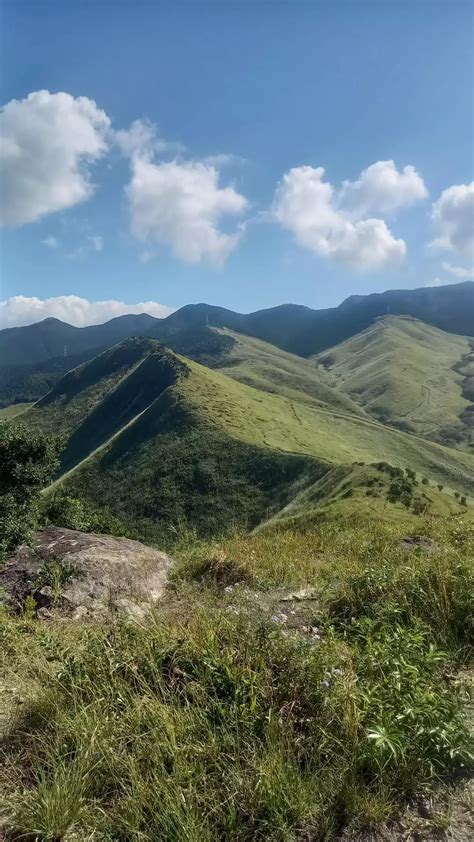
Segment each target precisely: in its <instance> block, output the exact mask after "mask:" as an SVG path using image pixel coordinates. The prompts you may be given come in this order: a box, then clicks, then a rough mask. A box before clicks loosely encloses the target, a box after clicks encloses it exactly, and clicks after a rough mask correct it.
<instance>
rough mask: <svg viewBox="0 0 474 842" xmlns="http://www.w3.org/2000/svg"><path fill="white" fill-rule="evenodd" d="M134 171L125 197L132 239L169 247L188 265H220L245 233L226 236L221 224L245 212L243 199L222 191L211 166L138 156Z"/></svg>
mask: <svg viewBox="0 0 474 842" xmlns="http://www.w3.org/2000/svg"><path fill="white" fill-rule="evenodd" d="M131 167H132V178H131V181H130V183H129V184H128V186H127V188H126V193H127V197H128V201H129V205H130V211H131V215H132V222H131V229H132V234H133V235H134V236H135V237H136V238H137V239H138V240H141V241H142V242H151V243H152V242H158V243H164V244H166V245H168V246H169V247H170V248H171V251H172V252H173V254H174V255H175V257H177V258H179V259H180V260H183V261H185V262H186V263H201V262H208V263H211V264H214V265H216V266H221V265H222V264H223V263H224V261H225V260H226V258H227V257H228V256H229V254H230V253H231V251H232V250H233V249H234V248H235V246H236V245H237V243H238V241H239V239H240V236H241V233H240V231H239V230H237V231H234V232H233V233H226V232H224V231H222V230H220V229H219V223H220V221H221V218H222V217H225V216H231V215H238V214H240V213H242V211H243V210H244V209H245V208H246V207H247V200H246V199H245V198H244V196H242V195H241V194H240V193H238V192H237V191H236V190H235V189H234V188H233V187H219V170H218V168H217V167H216V166H213V165H211V164H209V163H203V162H199V161H184V162H177V161H171V162H167V163H166V162H165V163H163V162H162V163H154V162H153V161H152V160H151V158H150V156H149V155H141V154H135V155H133V156H132V159H131Z"/></svg>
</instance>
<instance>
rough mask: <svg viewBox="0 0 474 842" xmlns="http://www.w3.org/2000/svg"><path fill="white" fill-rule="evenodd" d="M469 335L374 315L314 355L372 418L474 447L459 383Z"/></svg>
mask: <svg viewBox="0 0 474 842" xmlns="http://www.w3.org/2000/svg"><path fill="white" fill-rule="evenodd" d="M471 347H472V340H471V339H469V338H468V337H464V336H454V335H453V334H449V333H445V332H444V331H441V330H438V329H437V328H434V327H430V326H429V325H426V324H424V323H423V322H420V321H418V320H416V319H412V318H408V317H396V316H386V317H383V318H381V319H378V320H377V321H376V322H375V324H373V325H372V326H371V327H370V328H368V329H367V330H365V331H363V333H361V334H359V335H358V336H355V337H352V338H351V339H348V340H347V341H346V342H342V343H341V344H340V345H336V346H335V347H333V348H331V349H329V350H328V351H325V352H324V353H322V354H319V355H318V356H317V357H315V358H313V359H314V361H315V362H316V363H317V364H318V365H319V367H320V374H321V376H322V377H324V376H326V382H327V383H328V384H329V385H333V386H334V387H335V388H337V389H338V390H339V391H340V392H342V393H343V394H346V395H348V396H350V397H351V398H352V399H353V400H355V401H358V402H359V404H360V405H361V406H362V407H364V409H366V410H367V411H368V412H370V413H371V414H372V415H373V416H374V417H375V418H378V419H379V420H381V421H384V422H388V423H390V424H393V425H395V426H398V427H399V428H400V429H405V430H407V431H412V432H415V433H417V434H418V435H422V436H424V437H426V438H430V439H432V440H433V441H438V442H440V443H442V444H447V445H449V446H457V447H460V448H462V449H469V448H470V447H471V448H472V447H473V446H474V429H473V426H472V422H470V412H469V408H470V406H471V403H470V401H469V400H468V397H467V394H466V392H465V388H464V384H465V381H466V378H467V376H468V366H467V360H468V358H469V356H470V354H471V353H472V352H471Z"/></svg>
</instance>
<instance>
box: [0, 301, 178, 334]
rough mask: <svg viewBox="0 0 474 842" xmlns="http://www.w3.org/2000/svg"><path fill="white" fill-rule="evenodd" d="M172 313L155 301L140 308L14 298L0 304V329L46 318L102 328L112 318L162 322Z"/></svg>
mask: <svg viewBox="0 0 474 842" xmlns="http://www.w3.org/2000/svg"><path fill="white" fill-rule="evenodd" d="M171 312H173V311H172V309H171V308H170V307H166V306H165V305H164V304H158V302H157V301H144V302H141V303H140V304H126V303H125V302H124V301H114V300H110V301H88V300H87V299H86V298H80V297H79V296H77V295H59V296H57V297H56V298H28V297H26V296H24V295H15V296H14V297H13V298H7V299H6V301H0V328H5V327H17V326H20V325H28V324H33V322H39V321H41V320H42V319H46V318H48V317H54V318H56V319H61V320H62V321H64V322H68V323H69V324H72V325H76V326H77V327H83V326H84V325H92V324H101V323H102V322H106V321H108V320H109V319H113V318H115V316H123V315H126V314H128V313H148V314H149V315H150V316H156V317H157V318H164V317H165V316H168V315H169V314H170V313H171Z"/></svg>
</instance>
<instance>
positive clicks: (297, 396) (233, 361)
mask: <svg viewBox="0 0 474 842" xmlns="http://www.w3.org/2000/svg"><path fill="white" fill-rule="evenodd" d="M216 332H217V333H218V334H219V335H221V336H223V337H227V338H229V339H231V340H232V343H230V345H229V348H228V349H227V350H226V352H225V353H224V354H222V355H221V356H220V357H219V358H218V359H217V361H214V363H213V364H212V365H211V368H217V369H218V370H219V371H222V372H223V373H224V374H227V375H228V376H229V377H232V378H233V379H234V380H237V381H238V382H239V383H245V384H246V385H247V386H253V387H254V388H255V389H259V390H261V391H263V392H270V393H271V394H275V395H280V396H282V397H285V398H288V399H289V400H290V401H294V402H296V403H303V404H309V405H312V406H316V407H320V408H323V409H330V408H334V409H337V410H342V411H345V412H349V413H352V414H355V415H363V414H364V413H363V412H362V411H361V408H360V407H359V406H358V404H357V403H356V402H355V401H353V400H352V399H351V398H349V397H348V396H347V395H345V394H342V393H340V392H338V390H337V389H335V388H333V387H332V386H328V385H327V383H326V378H325V376H324V373H323V374H322V373H321V372H320V371H318V367H317V365H316V364H315V363H314V362H313V361H312V360H306V359H303V358H302V357H297V356H295V355H294V354H290V353H288V352H287V351H282V350H281V349H280V348H276V347H275V346H274V345H270V344H269V343H268V342H263V341H262V340H260V339H255V338H254V337H252V336H243V335H242V334H239V333H234V332H232V331H230V330H224V329H221V330H218V331H217V330H216Z"/></svg>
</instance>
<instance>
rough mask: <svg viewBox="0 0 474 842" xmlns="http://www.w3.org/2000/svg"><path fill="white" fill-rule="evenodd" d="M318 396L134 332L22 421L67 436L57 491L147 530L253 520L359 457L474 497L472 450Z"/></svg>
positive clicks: (215, 528) (206, 528) (219, 527)
mask: <svg viewBox="0 0 474 842" xmlns="http://www.w3.org/2000/svg"><path fill="white" fill-rule="evenodd" d="M237 346H238V343H237ZM234 347H235V346H234ZM236 353H237V354H238V353H239V352H238V351H237V352H236ZM268 353H269V354H270V351H269V352H268ZM270 356H271V354H270ZM283 361H284V363H285V364H288V365H289V364H290V362H291V361H290V362H288V360H287V359H286V358H284V360H283ZM307 365H308V366H309V365H310V363H308V364H307ZM237 368H238V366H236V370H237ZM263 370H265V367H263ZM268 370H269V371H271V370H272V369H271V366H270V368H269V369H268ZM318 400H319V399H316V398H314V397H313V398H309V397H308V396H307V395H305V396H304V397H303V400H301V399H300V398H299V399H298V400H292V399H291V398H289V397H287V396H285V395H282V394H271V393H269V392H268V391H263V390H258V389H256V388H255V387H254V386H248V385H246V384H244V383H241V382H238V381H237V380H235V379H231V378H230V377H228V376H227V375H226V374H224V373H223V372H220V371H215V370H211V369H209V368H207V367H204V366H202V365H200V364H199V363H196V362H194V361H191V360H186V359H185V358H183V357H179V356H177V355H176V354H174V353H172V352H170V351H167V350H166V349H164V348H163V347H162V346H160V345H159V343H157V342H154V341H153V340H147V339H130V340H126V341H125V342H123V343H121V344H119V345H117V346H115V347H114V348H112V349H110V350H109V351H107V352H105V353H103V354H101V355H99V356H98V357H96V358H95V359H94V360H92V361H91V362H89V363H85V364H83V365H82V366H80V367H79V368H78V369H76V370H74V371H72V372H69V373H68V374H67V375H66V376H65V377H63V378H62V379H61V380H60V381H59V382H58V383H57V384H56V386H55V388H54V389H53V390H52V391H51V392H50V393H49V394H48V395H47V396H45V398H43V400H41V401H40V402H38V403H37V404H36V405H35V406H34V407H32V408H31V409H30V410H28V411H27V412H26V413H24V414H23V416H22V419H21V420H22V421H24V422H25V423H27V424H28V425H30V426H32V427H34V428H39V429H42V430H46V431H48V432H54V433H57V434H61V435H63V436H64V437H65V446H64V449H63V453H62V460H61V462H62V467H61V475H60V476H59V477H58V480H57V482H56V484H55V486H54V489H53V491H57V490H58V489H61V490H67V491H68V492H70V493H71V494H73V495H77V496H79V497H83V498H85V499H87V500H89V501H91V502H92V503H94V504H95V505H97V506H99V507H100V506H104V505H105V506H107V507H108V508H109V509H110V510H111V511H113V512H114V513H115V514H117V515H119V516H120V517H122V518H123V519H124V520H125V521H127V522H130V523H134V524H135V525H137V524H138V527H139V528H140V529H142V532H143V530H144V531H145V533H146V531H147V529H148V528H151V527H152V526H153V528H156V527H157V524H158V525H159V524H162V525H163V526H164V525H165V524H166V528H168V529H169V528H176V527H177V526H178V525H183V524H185V525H190V526H195V527H196V528H197V529H198V530H199V531H201V532H204V533H208V534H212V533H215V532H222V531H224V530H226V529H229V528H230V527H233V526H238V527H242V526H245V527H247V528H251V527H255V526H257V525H258V524H259V523H261V522H264V521H267V520H268V519H269V518H272V517H274V516H275V515H277V513H278V512H279V511H280V510H281V509H283V508H284V507H285V506H287V505H288V504H289V503H290V502H291V500H292V499H293V498H294V497H295V495H297V494H298V493H299V492H300V491H302V490H304V489H306V488H309V487H310V486H311V485H314V483H315V482H316V481H317V480H319V479H320V478H321V477H322V476H323V475H324V474H325V473H326V472H328V471H329V470H331V469H332V468H333V466H335V465H341V466H350V465H352V464H353V463H354V462H356V461H362V462H365V463H373V462H386V463H389V464H390V465H393V466H398V467H399V468H402V469H404V468H406V467H409V468H410V469H412V470H414V471H416V473H417V474H418V475H419V477H420V479H421V477H427V478H429V480H430V481H431V483H432V484H434V483H436V484H440V485H443V486H445V487H446V492H448V493H449V494H450V495H451V496H452V495H453V493H454V492H456V493H457V494H458V495H461V496H463V495H467V496H469V495H473V496H474V457H473V456H470V455H469V454H467V453H461V452H458V451H453V450H450V449H448V448H445V447H441V446H439V445H436V444H433V443H431V442H426V441H423V440H422V439H418V438H416V437H415V436H412V435H407V434H406V433H403V432H399V431H397V430H394V429H391V428H389V427H385V426H383V425H382V424H380V423H377V422H376V421H374V420H372V419H369V418H364V417H362V416H356V415H352V414H350V413H349V412H347V410H340V409H339V408H338V407H335V406H329V405H327V404H326V405H323V404H322V402H318ZM326 496H327V498H328V500H329V499H330V497H331V495H330V494H328V495H326ZM351 505H352V501H351ZM445 509H446V507H445ZM448 509H449V507H448ZM445 513H448V511H447V510H446V512H445ZM160 528H161V527H160Z"/></svg>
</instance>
